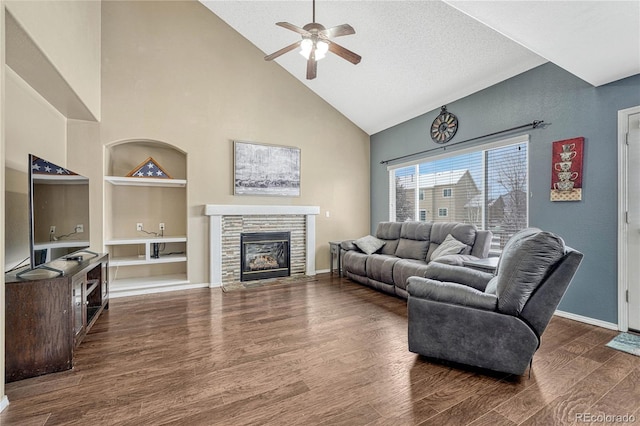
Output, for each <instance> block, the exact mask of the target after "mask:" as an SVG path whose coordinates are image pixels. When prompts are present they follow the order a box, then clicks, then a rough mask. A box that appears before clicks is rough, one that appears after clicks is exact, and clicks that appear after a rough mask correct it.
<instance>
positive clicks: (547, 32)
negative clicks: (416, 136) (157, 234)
mask: <svg viewBox="0 0 640 426" xmlns="http://www.w3.org/2000/svg"><path fill="white" fill-rule="evenodd" d="M201 2H202V3H203V4H204V5H205V6H206V7H208V8H209V9H210V10H211V11H212V12H213V13H215V14H216V15H218V16H219V17H220V18H221V19H222V20H224V21H225V22H227V24H229V25H230V26H231V27H233V28H234V29H235V30H236V31H238V32H239V33H240V34H242V35H243V36H244V37H245V38H246V39H248V40H249V41H250V42H251V43H253V44H254V45H255V46H257V47H258V48H259V49H260V50H262V51H263V52H264V53H265V54H269V53H272V52H275V51H276V50H278V49H280V48H282V47H284V46H286V45H289V44H291V43H294V42H296V41H298V40H299V39H300V36H299V35H298V34H296V33H294V32H292V31H288V30H285V29H283V28H280V27H277V26H276V25H275V23H276V22H281V21H285V22H289V23H292V24H294V25H297V26H300V27H302V26H303V25H305V24H307V23H309V22H311V21H312V3H311V0H304V1H303V0H289V1H269V0H267V1H265V0H262V1H244V0H242V1H224V0H201ZM316 22H319V23H321V24H323V25H324V26H325V27H327V28H329V27H333V26H336V25H340V24H343V23H349V24H351V26H353V27H354V28H355V30H356V34H355V35H350V36H346V37H341V38H339V39H336V40H335V41H336V42H338V43H339V44H340V45H342V46H344V47H346V48H347V49H349V50H352V51H354V52H356V53H358V54H360V55H361V56H362V62H360V64H358V65H355V66H354V65H352V64H351V63H349V62H347V61H345V60H343V59H341V58H339V57H338V56H335V55H332V54H329V55H327V57H326V58H324V59H322V60H320V61H319V62H318V77H317V78H316V79H314V80H306V78H305V75H306V63H305V59H304V58H303V57H302V56H300V55H299V54H297V53H296V52H295V51H294V52H289V53H287V54H285V55H283V56H281V57H280V58H278V59H277V60H276V62H277V63H278V64H279V65H280V66H282V67H283V68H285V69H286V70H287V71H288V72H289V73H291V74H292V75H293V76H295V77H296V78H298V79H299V80H300V81H301V82H303V83H304V84H305V85H307V86H308V87H309V88H310V89H311V90H313V91H314V92H315V93H317V94H318V95H319V96H320V97H322V98H323V99H325V100H326V101H327V102H328V103H329V104H331V105H332V106H333V107H334V108H336V109H337V110H338V111H340V112H341V113H342V114H344V115H345V116H346V117H347V118H349V119H350V120H351V121H353V122H354V123H355V124H356V125H357V126H359V127H360V128H361V129H363V130H364V131H365V132H367V133H368V134H374V133H377V132H379V131H381V130H384V129H386V128H389V127H391V126H394V125H396V124H399V123H401V122H404V121H406V120H409V119H411V118H414V117H416V116H418V115H420V114H423V113H425V112H428V111H431V110H433V109H436V108H439V107H440V106H441V105H445V104H447V103H450V102H453V101H455V100H457V99H460V98H462V97H464V96H467V95H470V94H472V93H474V92H477V91H479V90H482V89H484V88H486V87H489V86H492V85H494V84H496V83H499V82H501V81H503V80H506V79H508V78H510V77H513V76H515V75H517V74H520V73H522V72H525V71H527V70H529V69H531V68H534V67H536V66H538V65H541V64H543V63H545V62H547V61H550V62H553V63H555V64H556V65H558V66H560V67H562V68H564V69H565V70H567V71H568V72H570V73H572V74H574V75H576V76H577V77H579V78H581V79H583V80H585V81H586V82H588V83H590V84H592V85H594V86H600V85H603V84H607V83H610V82H612V81H616V80H619V79H621V78H625V77H629V76H632V75H635V74H638V73H640V0H632V1H550V0H545V1H494V0H491V1H482V0H474V1H458V0H447V1H439V0H430V1H393V0H388V1H359V0H358V1H354V0H351V1H322V0H318V1H317V3H316ZM273 66H278V65H276V64H275V63H274V64H273Z"/></svg>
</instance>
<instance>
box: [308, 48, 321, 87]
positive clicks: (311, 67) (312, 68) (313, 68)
mask: <svg viewBox="0 0 640 426" xmlns="http://www.w3.org/2000/svg"><path fill="white" fill-rule="evenodd" d="M317 73H318V62H317V61H316V52H315V51H313V50H312V51H311V54H310V55H309V60H307V80H313V79H314V78H316V74H317Z"/></svg>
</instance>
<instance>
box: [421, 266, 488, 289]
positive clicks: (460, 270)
mask: <svg viewBox="0 0 640 426" xmlns="http://www.w3.org/2000/svg"><path fill="white" fill-rule="evenodd" d="M424 277H425V278H431V279H433V280H437V281H445V282H454V283H460V284H463V285H465V286H468V287H473V288H474V289H476V290H480V291H484V290H485V288H486V287H487V284H488V283H489V281H490V280H491V278H493V275H492V274H489V273H487V272H482V271H478V270H476V269H471V268H466V267H464V266H455V265H446V264H444V263H439V262H430V263H429V265H428V266H427V268H426V270H425V272H424Z"/></svg>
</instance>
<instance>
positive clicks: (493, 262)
mask: <svg viewBox="0 0 640 426" xmlns="http://www.w3.org/2000/svg"><path fill="white" fill-rule="evenodd" d="M498 259H500V258H499V257H487V258H486V259H478V260H465V261H464V262H462V265H463V266H466V267H467V268H472V269H477V270H478V271H482V272H488V273H490V274H495V273H496V269H497V268H498Z"/></svg>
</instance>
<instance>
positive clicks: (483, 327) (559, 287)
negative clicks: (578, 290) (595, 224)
mask: <svg viewBox="0 0 640 426" xmlns="http://www.w3.org/2000/svg"><path fill="white" fill-rule="evenodd" d="M582 257H583V254H582V253H580V252H579V251H576V250H574V249H572V248H570V247H566V246H565V244H564V241H563V240H562V239H561V238H560V237H558V236H557V235H554V234H552V233H549V232H544V231H541V230H539V229H536V228H528V229H525V230H522V231H520V232H518V233H517V234H516V235H514V236H513V237H512V238H511V239H510V240H509V241H508V242H507V244H506V246H505V248H504V250H503V252H502V255H501V257H500V261H499V264H498V268H497V271H496V275H495V276H494V275H492V274H488V273H485V272H480V271H476V270H473V269H470V268H465V267H460V266H452V265H444V264H438V263H435V262H434V263H431V264H429V266H428V271H427V273H426V274H425V276H426V278H422V277H411V278H409V279H408V280H407V282H408V285H407V291H408V293H409V298H408V323H409V350H410V351H411V352H414V353H418V354H421V355H424V356H427V357H431V358H437V359H441V360H448V361H453V362H457V363H461V364H467V365H471V366H476V367H481V368H486V369H489V370H494V371H499V372H506V373H511V374H517V375H521V374H523V373H524V372H525V370H526V368H527V366H528V365H529V364H530V363H531V361H532V358H533V355H534V353H535V351H536V350H537V349H538V347H539V346H540V336H541V335H542V333H543V332H544V330H545V328H546V327H547V324H548V323H549V321H550V319H551V316H552V315H553V313H554V312H555V310H556V308H557V306H558V304H559V303H560V300H561V299H562V296H563V295H564V293H565V291H566V289H567V287H568V286H569V283H570V282H571V279H572V278H573V276H574V274H575V272H576V270H577V269H578V266H579V265H580V262H581V261H582Z"/></svg>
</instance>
